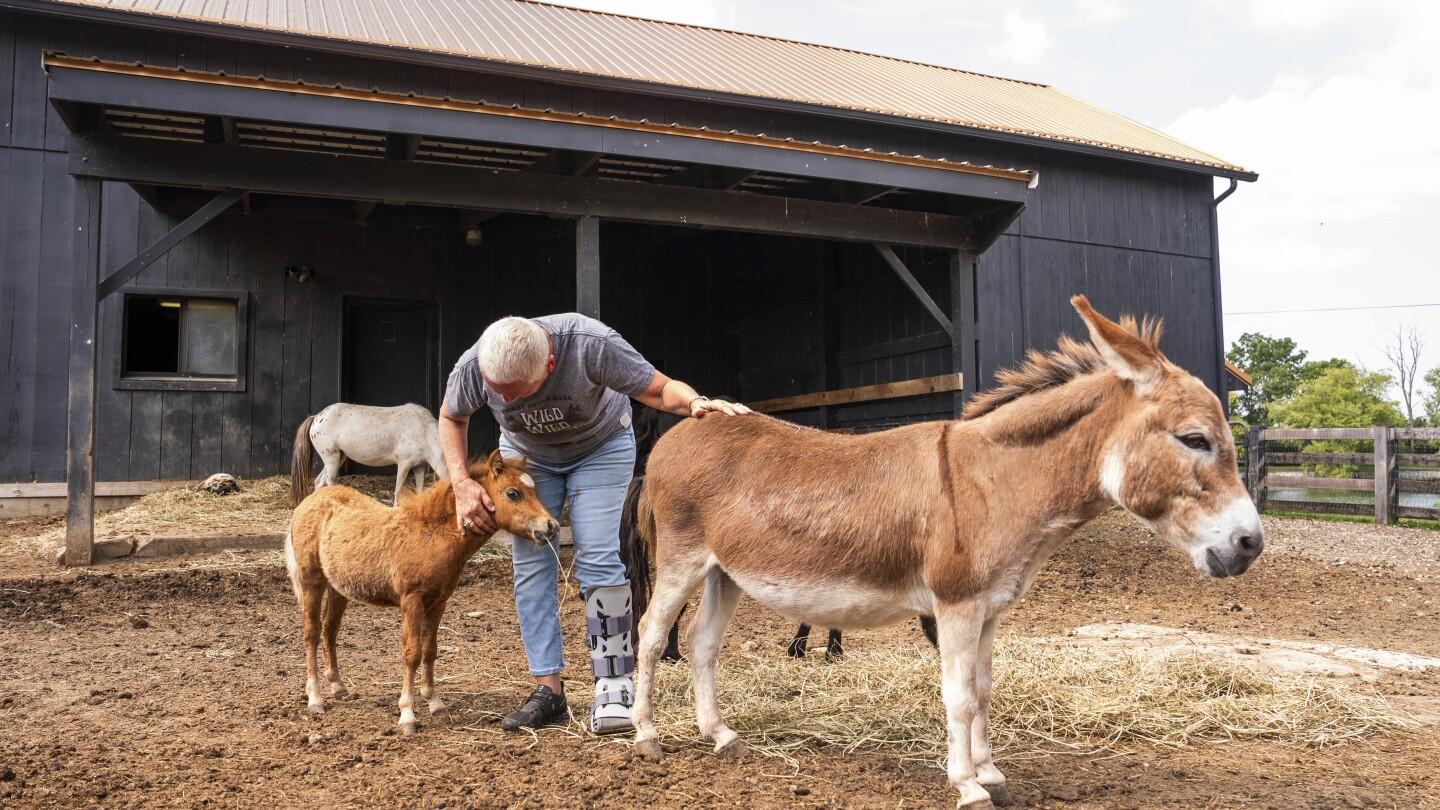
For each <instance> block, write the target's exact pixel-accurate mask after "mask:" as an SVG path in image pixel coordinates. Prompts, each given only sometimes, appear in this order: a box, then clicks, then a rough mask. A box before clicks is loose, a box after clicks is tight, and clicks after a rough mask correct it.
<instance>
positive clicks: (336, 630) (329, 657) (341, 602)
mask: <svg viewBox="0 0 1440 810" xmlns="http://www.w3.org/2000/svg"><path fill="white" fill-rule="evenodd" d="M349 604H350V600H349V599H346V598H345V597H344V596H343V595H341V593H340V592H339V591H337V590H335V588H333V587H331V588H330V589H329V590H327V591H326V592H325V663H326V665H327V666H326V669H325V678H326V680H328V681H330V696H331V697H337V698H338V697H345V695H347V694H348V693H349V692H348V690H346V689H345V682H344V681H342V680H340V657H339V655H338V654H337V653H336V640H337V639H338V638H339V637H340V620H341V619H343V618H345V608H346V606H348V605H349Z"/></svg>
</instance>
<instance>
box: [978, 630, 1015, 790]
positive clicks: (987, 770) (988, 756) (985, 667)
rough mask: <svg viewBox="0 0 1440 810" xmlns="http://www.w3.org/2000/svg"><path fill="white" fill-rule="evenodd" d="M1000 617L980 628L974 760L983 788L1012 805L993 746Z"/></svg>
mask: <svg viewBox="0 0 1440 810" xmlns="http://www.w3.org/2000/svg"><path fill="white" fill-rule="evenodd" d="M999 621H1000V620H999V617H996V616H991V617H990V618H989V619H987V620H986V622H985V626H984V627H983V628H981V630H980V646H979V649H978V650H977V651H976V655H975V699H976V707H975V720H974V722H973V723H972V724H971V725H970V759H971V761H972V762H974V763H975V776H976V778H977V779H978V780H979V781H980V785H981V787H983V788H985V790H986V792H988V793H989V794H990V801H991V802H993V803H995V804H997V805H1001V806H1004V805H1007V804H1010V789H1009V787H1008V786H1007V785H1006V784H1005V774H1003V773H1001V772H1000V769H999V768H997V767H995V757H994V753H993V752H992V751H991V749H990V694H991V691H992V686H993V684H994V681H993V679H992V677H991V675H992V673H991V656H992V655H993V650H994V641H995V625H996V624H998V623H999Z"/></svg>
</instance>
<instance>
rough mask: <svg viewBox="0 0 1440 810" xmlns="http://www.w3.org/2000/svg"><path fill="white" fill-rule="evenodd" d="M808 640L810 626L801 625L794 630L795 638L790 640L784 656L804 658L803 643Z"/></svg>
mask: <svg viewBox="0 0 1440 810" xmlns="http://www.w3.org/2000/svg"><path fill="white" fill-rule="evenodd" d="M809 640H810V625H808V624H801V625H800V626H799V627H797V628H795V637H794V638H792V639H790V646H788V647H786V648H785V654H786V655H788V656H790V657H791V658H804V657H805V643H806V642H807V641H809Z"/></svg>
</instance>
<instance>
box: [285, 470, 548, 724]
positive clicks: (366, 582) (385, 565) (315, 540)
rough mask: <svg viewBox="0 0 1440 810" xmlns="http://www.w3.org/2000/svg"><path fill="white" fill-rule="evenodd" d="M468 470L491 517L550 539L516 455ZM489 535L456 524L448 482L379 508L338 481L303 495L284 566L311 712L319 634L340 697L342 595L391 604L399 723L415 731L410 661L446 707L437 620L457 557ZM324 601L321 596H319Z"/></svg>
mask: <svg viewBox="0 0 1440 810" xmlns="http://www.w3.org/2000/svg"><path fill="white" fill-rule="evenodd" d="M470 474H471V476H472V477H473V478H474V479H475V480H476V481H479V482H480V485H481V486H482V487H484V488H485V491H486V493H488V494H489V495H490V500H491V501H493V502H494V504H495V523H496V525H498V526H499V527H500V528H501V529H504V530H505V531H508V532H510V533H511V534H513V535H515V536H516V537H520V538H525V539H527V540H531V541H534V542H535V543H540V544H544V543H553V542H554V541H555V540H556V538H557V537H558V536H559V533H560V524H559V523H557V522H556V521H555V518H553V517H551V515H550V513H549V512H547V511H545V507H544V505H542V504H541V503H540V498H539V497H538V496H537V495H536V494H535V481H534V480H533V479H532V478H531V477H530V474H529V473H527V472H525V459H523V458H511V459H502V458H501V457H500V451H499V450H496V451H495V452H493V453H491V454H490V457H489V458H488V459H486V460H485V461H484V462H482V463H477V464H473V465H472V466H471V467H470ZM489 539H490V535H488V534H476V533H474V532H470V531H463V532H462V530H461V529H460V526H459V524H458V523H457V519H456V516H455V494H454V492H453V491H452V490H451V487H450V482H449V481H441V482H440V483H439V484H438V485H437V486H433V487H431V488H430V489H428V490H426V491H424V492H421V493H418V494H414V495H410V496H409V497H407V498H405V499H404V500H402V501H401V502H400V504H399V505H398V506H395V507H388V506H385V505H384V504H382V503H380V502H379V501H377V500H375V499H374V498H372V497H370V496H369V495H366V494H365V493H363V492H360V491H359V490H355V489H351V488H350V487H347V486H333V487H326V488H324V489H322V490H319V491H318V492H316V493H315V494H314V495H311V496H310V497H308V498H306V499H305V500H304V501H302V502H301V503H300V506H298V507H297V508H296V509H295V514H294V515H293V516H292V517H291V519H290V532H289V533H288V534H287V535H286V536H285V568H286V570H287V571H289V573H290V583H291V584H292V585H294V587H295V598H296V600H297V601H299V603H300V613H301V621H302V626H303V630H304V638H305V694H306V697H307V698H308V701H309V704H310V713H311V714H313V715H316V716H319V715H323V714H324V713H325V700H324V698H322V697H321V695H320V681H319V677H318V675H317V672H316V658H317V656H318V654H319V646H320V641H321V637H322V631H323V637H324V642H325V658H326V663H327V667H326V679H327V680H328V681H329V682H330V694H331V695H332V696H334V697H341V696H343V695H344V694H345V684H344V683H343V682H341V680H340V662H339V661H338V660H337V659H336V657H335V640H336V637H337V636H338V635H339V633H340V620H341V619H342V618H344V616H345V607H346V605H348V604H349V603H350V600H351V599H354V600H356V601H359V602H364V603H366V604H369V605H380V606H383V607H398V608H400V615H401V627H400V633H401V637H402V638H403V640H404V650H405V677H404V679H403V681H402V684H403V685H402V687H401V691H400V731H401V732H402V733H404V734H414V733H415V712H414V700H413V698H412V696H411V692H412V689H413V687H414V684H415V669H416V668H417V667H419V666H421V665H422V664H423V665H424V667H425V671H424V680H423V682H422V683H421V685H420V696H421V697H423V698H425V700H426V701H428V702H429V706H430V714H431V716H432V717H443V716H445V714H446V708H445V704H444V703H442V702H441V701H440V697H439V696H438V695H437V694H435V652H436V639H435V636H436V629H437V628H438V627H439V626H440V618H441V616H442V615H443V614H444V613H445V603H446V601H447V600H449V599H450V594H452V593H454V591H455V584H456V583H457V582H458V581H459V580H460V570H461V569H462V568H464V567H465V562H466V561H467V560H469V559H470V558H471V557H472V556H474V554H475V552H476V551H479V550H480V547H481V546H483V545H485V543H486V542H487V541H488V540H489ZM322 602H323V605H322Z"/></svg>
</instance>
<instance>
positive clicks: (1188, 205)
mask: <svg viewBox="0 0 1440 810" xmlns="http://www.w3.org/2000/svg"><path fill="white" fill-rule="evenodd" d="M47 49H48V50H56V51H61V52H66V53H69V54H72V55H77V56H97V57H101V58H106V59H116V60H125V61H137V60H140V61H145V62H149V63H152V64H157V65H179V66H184V67H189V68H195V69H205V70H224V71H226V72H233V73H237V74H241V75H265V76H269V77H272V78H278V79H303V80H305V81H307V82H315V83H325V82H330V83H342V84H346V85H350V86H355V87H376V88H378V89H381V90H387V91H398V92H409V91H412V90H413V91H416V92H419V93H423V94H426V95H434V96H450V97H452V98H456V99H462V100H480V99H484V100H487V101H492V102H498V103H520V104H525V105H527V106H539V107H552V108H555V109H557V110H562V111H574V112H586V113H590V114H595V115H612V114H613V115H619V116H623V117H632V118H642V117H643V118H648V119H650V120H666V121H678V122H682V123H687V124H695V125H700V124H704V125H706V126H710V127H714V128H724V129H729V128H736V129H740V130H743V131H763V132H766V133H769V134H772V135H779V136H789V137H795V138H797V139H821V140H825V141H827V142H838V143H847V144H850V145H855V146H865V147H870V148H873V149H876V150H881V151H898V152H902V153H909V154H915V153H921V154H925V155H929V156H936V157H946V158H949V159H954V160H962V159H968V160H972V161H976V162H981V163H995V164H999V165H1005V166H1018V167H1023V168H1033V169H1037V170H1038V171H1039V172H1040V185H1039V188H1038V189H1037V190H1036V191H1035V192H1034V193H1033V194H1032V195H1031V199H1030V202H1029V205H1028V207H1027V209H1026V211H1025V213H1024V214H1023V215H1022V216H1021V217H1020V219H1019V220H1017V222H1016V223H1015V224H1014V225H1013V226H1012V227H1011V229H1010V231H1009V232H1008V233H1007V234H1006V235H1005V236H1003V237H1001V239H1000V240H999V241H998V242H997V243H996V244H995V245H994V247H992V248H991V250H990V251H989V252H988V253H987V254H986V255H984V256H983V257H981V259H980V262H979V272H978V274H977V286H978V296H979V307H978V309H979V312H980V358H979V366H980V377H981V379H980V380H979V384H980V385H981V386H984V385H988V384H989V383H990V380H991V379H992V377H993V374H994V372H995V371H996V370H997V369H999V368H1003V367H1005V366H1008V365H1010V364H1012V363H1014V362H1015V361H1016V360H1018V359H1019V358H1020V357H1021V356H1023V353H1024V350H1025V349H1026V347H1028V346H1039V347H1047V346H1051V345H1053V343H1054V340H1055V337H1056V335H1057V334H1058V333H1060V332H1062V331H1068V332H1071V333H1072V334H1080V333H1081V332H1082V326H1081V324H1080V322H1079V321H1078V319H1076V318H1075V317H1074V315H1073V314H1072V312H1071V311H1070V309H1069V306H1068V304H1067V303H1066V299H1067V298H1068V297H1069V296H1070V295H1071V294H1073V293H1075V292H1082V291H1083V292H1087V293H1088V294H1090V296H1091V297H1092V299H1094V300H1095V302H1096V304H1097V305H1098V306H1100V307H1101V308H1102V309H1103V310H1104V311H1107V312H1112V313H1113V312H1119V311H1132V312H1148V313H1152V314H1158V315H1161V316H1163V317H1165V319H1166V324H1167V338H1166V340H1165V343H1164V346H1165V348H1166V350H1167V351H1168V352H1169V354H1170V355H1171V357H1172V358H1173V359H1175V360H1176V361H1177V362H1179V363H1181V364H1182V365H1184V366H1185V367H1187V368H1189V369H1191V370H1192V371H1195V372H1196V373H1198V374H1200V375H1202V378H1203V379H1205V380H1207V381H1211V380H1214V379H1216V377H1217V374H1216V372H1217V369H1216V368H1215V364H1216V362H1217V357H1218V352H1219V348H1220V347H1219V342H1218V340H1217V336H1216V335H1215V334H1214V323H1213V315H1212V303H1213V291H1212V290H1211V288H1210V258H1211V257H1210V244H1209V217H1210V215H1211V209H1210V205H1209V200H1210V197H1211V194H1212V191H1211V181H1210V179H1209V178H1208V177H1205V176H1201V175H1194V174H1187V173H1183V172H1178V171H1173V170H1165V169H1156V168H1150V167H1143V166H1138V165H1133V164H1127V163H1124V162H1121V161H1109V160H1099V159H1094V158H1079V157H1074V156H1067V155H1064V154H1062V153H1059V152H1054V151H1048V150H1042V149H1036V148H1030V147H1015V146H1008V145H1002V144H996V143H990V142H985V141H980V140H975V139H967V138H961V137H957V136H951V135H942V134H937V133H925V132H917V131H907V130H903V129H900V128H891V127H883V126H878V125H874V124H856V123H849V122H844V121H840V120H836V119H826V118H818V117H806V116H800V115H794V114H785V113H771V112H763V111H755V110H740V109H734V108H727V107H723V106H720V105H715V104H704V103H698V102H688V101H674V100H663V99H655V98H646V97H641V96H638V95H633V94H624V93H613V92H596V91H589V90H584V89H579V88H573V87H567V86H563V85H558V84H546V83H543V82H534V81H520V80H512V79H504V78H499V77H495V76H484V75H480V74H472V73H465V72H460V71H452V70H435V69H421V68H417V67H411V66H406V65H401V64H395V63H383V62H376V61H371V60H362V59H354V58H348V57H341V56H334V55H328V54H321V53H307V52H305V51H303V50H298V49H286V48H271V47H257V46H250V45H243V44H236V43H230V42H225V41H222V40H219V39H207V38H198V37H184V36H175V35H172V34H167V33H161V32H144V31H136V30H132V29H124V28H118V27H105V26H96V25H89V24H76V23H73V22H61V21H55V20H48V19H45V18H40V17H34V16H27V15H18V14H14V13H10V12H0V65H3V66H5V68H6V69H7V72H6V73H5V74H0V76H3V77H4V78H5V79H8V81H7V80H0V122H3V124H4V126H3V127H0V188H3V189H4V192H5V194H4V199H3V202H0V262H3V265H0V480H8V481H20V480H60V478H61V477H62V476H63V450H64V442H65V436H64V418H65V414H64V402H65V379H64V369H65V358H66V346H65V340H66V328H65V324H66V322H67V319H68V312H67V307H68V301H69V278H70V273H69V270H70V258H69V257H70V236H71V235H70V226H69V219H70V217H71V204H70V196H71V188H72V184H73V183H72V181H71V179H70V178H69V176H68V175H67V174H66V173H65V167H66V161H67V157H66V155H65V153H64V151H63V150H64V148H65V141H66V132H65V129H64V126H63V125H62V123H61V122H60V120H59V118H58V116H57V115H56V114H55V112H54V110H53V109H52V108H51V107H50V105H49V104H48V103H47V102H46V98H45V93H46V88H45V76H44V73H43V71H42V70H41V61H40V60H41V55H42V52H43V51H44V50H47ZM476 137H477V138H483V137H484V131H483V126H477V131H476ZM173 222H174V218H173V217H169V216H166V215H162V214H160V213H158V212H156V211H155V210H154V209H152V208H151V207H150V205H149V204H148V203H146V202H144V201H141V200H140V199H138V198H137V197H136V196H135V195H134V193H133V192H131V191H130V190H129V189H128V188H125V187H114V186H108V185H107V186H106V188H105V208H104V221H103V224H104V233H103V235H102V236H103V239H102V247H103V250H104V252H105V257H106V262H107V267H113V266H114V264H115V263H116V262H118V261H121V260H123V258H125V257H128V256H129V255H131V254H132V253H133V252H134V250H135V249H136V247H138V246H140V245H143V244H145V243H147V242H148V241H149V240H151V239H153V238H155V237H156V236H158V235H159V234H161V233H163V232H164V231H165V229H167V228H168V227H170V225H172V224H173ZM484 227H485V231H486V242H485V244H484V246H482V247H480V248H466V247H463V246H462V245H461V244H460V242H459V238H458V234H454V233H448V232H423V231H408V230H399V229H381V228H363V227H358V226H342V225H334V224H317V223H305V222H293V221H286V220H280V219H265V218H262V217H244V216H237V215H227V216H226V217H225V218H223V219H222V220H221V221H219V222H216V223H214V224H212V226H211V227H210V228H207V229H206V230H205V231H203V232H202V233H201V234H200V235H199V236H198V237H196V238H195V239H193V240H190V241H188V242H187V243H185V244H182V245H181V246H180V247H178V248H177V249H176V251H175V252H173V253H172V254H171V255H170V256H168V257H166V258H165V259H163V260H162V261H160V262H158V263H156V264H155V265H154V266H152V267H151V268H149V269H148V270H147V271H146V272H145V273H144V274H142V276H141V277H140V278H138V279H136V281H135V282H134V283H136V284H145V285H181V286H192V287H196V288H205V289H214V288H221V289H235V290H248V291H249V295H250V304H251V323H250V333H249V340H250V344H249V352H248V357H249V364H250V368H249V369H248V375H249V376H248V385H247V389H246V391H245V392H243V393H236V394H209V393H194V392H159V391H117V390H115V389H114V387H113V383H114V380H113V375H114V373H115V369H114V357H115V355H114V352H115V349H114V347H109V346H107V344H106V343H105V341H106V340H107V337H108V335H109V331H108V330H109V327H110V324H111V323H113V321H114V319H115V318H116V317H117V316H118V313H119V309H118V307H119V299H118V298H112V299H111V300H110V301H107V302H106V305H105V307H104V310H103V313H102V323H101V330H102V331H101V335H102V344H101V349H100V373H101V380H100V387H99V391H98V398H99V408H100V430H99V432H98V437H97V439H98V444H97V452H98V455H99V465H100V468H99V476H100V478H101V479H102V480H122V479H147V478H157V477H190V476H194V475H199V474H204V473H207V472H209V471H212V470H213V469H220V468H224V469H227V470H229V471H231V472H234V473H237V474H240V475H261V474H267V473H271V472H278V471H282V470H283V469H284V468H285V459H286V457H287V456H288V453H289V448H290V440H291V434H292V432H293V430H294V425H295V424H296V423H297V422H298V421H299V420H300V419H301V418H303V417H304V415H305V414H307V413H309V412H313V411H314V410H316V409H318V408H319V407H321V406H323V405H324V404H327V403H328V402H329V401H331V400H332V399H334V398H335V396H336V395H337V394H338V390H339V384H340V383H339V377H338V375H339V340H340V313H341V306H342V303H341V302H342V298H343V296H344V295H347V294H353V295H365V296H375V297H385V296H393V297H397V298H410V299H414V298H431V299H436V300H439V301H440V302H441V308H440V331H441V358H442V359H441V366H442V368H441V369H440V378H441V379H442V380H443V378H444V375H445V374H446V373H448V371H449V366H450V364H451V363H453V361H454V359H455V358H456V357H457V356H458V355H459V353H460V352H461V351H462V350H463V349H464V348H465V347H466V346H468V345H469V343H470V342H472V341H473V340H474V339H475V336H476V335H477V334H478V332H479V330H480V329H481V328H482V327H483V325H484V324H485V323H487V322H488V321H489V320H490V319H492V318H493V317H495V316H498V315H502V314H510V313H514V314H521V315H534V314H540V313H543V312H554V311H561V310H567V309H570V308H572V307H573V306H574V272H573V260H574V230H573V224H572V223H570V222H566V221H560V220H544V219H531V218H521V217H498V218H496V219H494V220H492V221H490V222H487V223H486V224H485V226H484ZM601 233H602V236H601V245H602V248H601V249H602V266H603V267H604V277H603V282H602V285H603V287H602V293H603V298H602V300H603V307H604V313H603V314H604V316H605V317H606V319H607V320H610V321H611V322H612V323H613V324H614V325H616V326H617V328H620V329H621V330H622V331H623V332H625V334H626V335H627V336H629V337H631V338H632V339H633V340H634V341H635V342H636V344H637V345H639V346H641V347H642V348H643V349H644V350H645V351H646V352H647V353H648V354H650V355H651V356H652V357H654V358H655V359H656V360H657V362H658V363H659V364H660V365H661V367H662V368H664V369H665V370H667V371H668V372H670V373H672V374H674V375H675V376H677V377H682V378H684V379H687V380H690V381H691V382H694V383H695V384H696V385H697V386H699V387H701V388H702V389H703V390H708V391H711V392H715V391H725V392H727V393H731V394H733V395H736V396H740V397H743V398H746V399H758V398H764V397H771V396H783V395H786V394H794V393H803V392H808V391H814V390H821V389H824V388H833V387H842V386H851V385H865V384H870V383H876V382H886V381H890V380H899V379H909V378H913V377H920V376H928V375H931V374H938V373H944V372H947V371H949V370H950V357H949V354H950V351H949V344H948V340H947V339H946V338H945V337H944V336H943V333H941V332H940V330H939V328H938V326H937V325H936V324H935V323H933V322H932V321H931V320H930V318H929V316H928V315H926V313H925V312H924V310H923V309H921V308H920V306H919V305H918V304H917V303H916V302H915V301H914V299H913V298H912V297H911V296H910V295H909V293H908V292H907V291H906V290H905V288H904V287H903V286H902V285H901V284H900V283H899V282H898V281H897V280H896V279H895V278H894V276H893V275H892V274H891V273H890V272H889V270H888V269H887V268H886V267H885V266H884V264H883V263H881V262H880V261H879V259H878V257H877V256H876V255H875V254H874V252H873V250H871V249H870V248H869V247H867V246H863V245H837V244H827V243H817V242H811V241H806V240H793V239H779V238H761V237H749V236H736V235H729V234H716V233H699V232H696V231H686V230H680V229H668V228H645V227H639V226H630V225H623V224H615V223H605V224H604V225H603V227H602V231H601ZM437 234H440V235H437ZM902 258H903V259H904V260H905V261H906V262H907V264H909V265H910V266H911V268H912V269H913V270H914V271H915V273H916V275H917V276H918V277H919V279H920V280H921V282H922V284H924V285H925V286H926V288H927V289H928V290H929V291H930V293H931V295H932V296H933V297H934V298H935V299H936V300H938V301H940V302H942V304H943V302H946V301H948V300H949V288H948V285H949V281H948V273H947V271H946V263H945V259H944V257H943V256H940V255H938V254H935V253H927V252H924V251H906V252H902ZM287 264H307V265H309V266H312V267H313V268H315V270H316V278H315V280H314V281H312V282H310V283H308V284H305V285H296V284H295V283H294V282H293V281H287V280H286V278H285V276H284V272H283V269H284V267H285V266H286V265H287ZM417 268H418V269H417ZM822 290H823V291H824V294H823V295H822V294H821V291H822ZM947 413H948V398H947V397H943V396H940V397H928V398H916V399H912V400H899V401H894V402H879V403H867V404H860V405H854V406H846V407H837V408H832V409H830V410H829V412H827V413H822V412H820V411H819V410H812V411H808V412H803V411H802V412H797V413H794V414H790V416H792V417H793V418H795V419H797V420H798V421H806V422H811V423H820V422H822V420H823V421H824V423H825V424H828V425H830V426H834V427H846V426H873V425H882V424H892V423H894V422H898V421H908V420H913V419H920V418H931V417H940V416H944V415H946V414H947ZM474 441H475V446H477V447H480V446H489V445H491V444H493V441H494V426H493V424H491V423H490V422H489V420H488V417H485V416H481V417H480V418H477V419H476V423H475V428H474Z"/></svg>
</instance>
